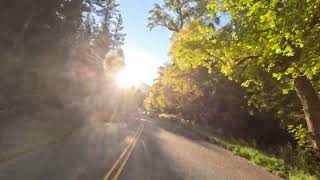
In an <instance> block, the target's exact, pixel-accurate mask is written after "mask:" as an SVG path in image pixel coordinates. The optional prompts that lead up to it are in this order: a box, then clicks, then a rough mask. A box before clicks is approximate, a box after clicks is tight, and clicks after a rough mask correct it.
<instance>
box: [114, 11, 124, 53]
mask: <svg viewBox="0 0 320 180" xmlns="http://www.w3.org/2000/svg"><path fill="white" fill-rule="evenodd" d="M114 26H115V27H114V28H113V30H112V37H113V45H112V46H113V48H114V49H115V48H120V47H121V46H122V45H123V44H124V39H125V36H126V34H125V33H123V29H124V27H123V20H122V17H121V14H118V16H117V17H116V20H115V24H114Z"/></svg>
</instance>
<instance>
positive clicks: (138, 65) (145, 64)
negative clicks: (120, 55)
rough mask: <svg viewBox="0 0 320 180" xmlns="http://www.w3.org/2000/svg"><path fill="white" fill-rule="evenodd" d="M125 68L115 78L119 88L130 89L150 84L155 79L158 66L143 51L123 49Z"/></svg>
mask: <svg viewBox="0 0 320 180" xmlns="http://www.w3.org/2000/svg"><path fill="white" fill-rule="evenodd" d="M124 53H125V64H126V66H125V68H124V69H123V70H122V71H120V72H119V73H118V75H117V76H116V79H115V80H116V83H117V85H118V86H119V87H120V88H130V87H132V86H137V85H139V84H141V83H146V84H151V83H152V81H153V79H154V78H155V77H156V74H157V68H158V65H156V63H155V62H154V61H153V58H152V57H151V56H150V55H148V54H146V53H145V52H143V51H139V50H132V49H125V50H124Z"/></svg>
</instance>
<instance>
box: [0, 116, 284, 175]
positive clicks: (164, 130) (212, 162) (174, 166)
mask: <svg viewBox="0 0 320 180" xmlns="http://www.w3.org/2000/svg"><path fill="white" fill-rule="evenodd" d="M141 124H143V126H144V128H143V129H142V131H141V135H140V136H139V138H135V135H136V134H137V132H138V129H139V128H141ZM134 140H137V143H136V145H135V146H134V148H133V150H132V154H131V155H130V156H129V159H128V161H127V163H126V164H125V166H124V169H123V171H122V173H121V174H120V176H119V179H124V180H153V179H155V180H157V179H163V180H169V179H177V180H179V179H209V180H213V179H218V180H223V179H228V180H231V179H246V180H247V179H259V180H260V179H267V180H272V179H280V178H279V177H277V176H275V175H272V174H270V173H269V172H267V171H265V170H262V169H261V168H259V167H257V166H253V165H251V164H249V163H248V162H247V161H246V160H245V159H242V158H240V157H236V156H233V155H232V153H231V152H229V151H227V150H224V149H222V148H220V147H218V146H215V145H213V144H210V143H208V142H206V141H205V140H204V139H203V138H201V137H200V136H198V135H197V134H194V133H192V132H190V131H187V130H185V129H184V128H182V127H180V126H179V125H177V124H175V123H174V122H170V121H159V120H150V119H148V118H147V117H145V116H144V115H143V114H142V113H137V114H135V115H134V116H132V118H130V119H129V120H128V121H127V122H126V123H116V124H103V123H102V122H91V123H90V124H89V125H87V126H85V127H84V128H82V129H80V130H78V131H77V132H75V133H74V134H73V135H72V136H71V137H69V138H67V139H65V140H64V141H63V142H61V143H59V144H55V145H50V146H49V147H47V148H46V149H43V150H41V151H38V152H34V153H30V154H27V155H24V156H21V157H19V158H17V159H15V160H12V161H10V162H6V163H2V164H1V163H0V180H2V179H3V180H11V179H19V180H20V179H28V180H29V179H30V180H38V179H39V180H40V179H41V180H43V179H46V180H51V179H52V180H73V179H79V180H82V179H83V180H84V179H90V180H94V179H103V177H105V175H106V174H107V172H108V171H109V169H110V168H111V167H112V165H113V164H114V162H115V161H116V160H117V159H118V157H119V156H120V154H121V153H122V152H123V151H124V149H126V147H127V146H128V144H130V143H131V142H134ZM130 147H133V146H132V145H131V146H130ZM129 151H130V150H129ZM129 151H128V152H129ZM121 163H123V162H121ZM121 163H120V164H121ZM118 169H119V168H117V169H116V170H115V172H116V171H118ZM114 174H115V173H112V175H114Z"/></svg>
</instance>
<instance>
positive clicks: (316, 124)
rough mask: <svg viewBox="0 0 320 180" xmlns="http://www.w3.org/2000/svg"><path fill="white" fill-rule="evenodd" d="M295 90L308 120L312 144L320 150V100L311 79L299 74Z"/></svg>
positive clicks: (295, 82)
mask: <svg viewBox="0 0 320 180" xmlns="http://www.w3.org/2000/svg"><path fill="white" fill-rule="evenodd" d="M294 85H295V90H296V92H297V94H298V96H299V99H300V102H301V104H302V107H303V111H304V114H305V118H306V121H307V126H308V132H309V133H310V137H311V143H312V146H313V147H314V148H315V149H317V150H320V100H319V97H318V96H317V94H316V92H315V90H314V88H313V86H312V84H311V82H310V80H309V79H308V78H307V77H306V76H299V77H297V78H296V79H295V81H294Z"/></svg>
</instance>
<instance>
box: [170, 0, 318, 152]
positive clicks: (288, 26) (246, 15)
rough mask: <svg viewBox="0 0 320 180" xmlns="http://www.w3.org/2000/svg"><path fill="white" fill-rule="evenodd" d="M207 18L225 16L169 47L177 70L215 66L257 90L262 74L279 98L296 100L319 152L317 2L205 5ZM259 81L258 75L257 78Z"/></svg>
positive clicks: (215, 0)
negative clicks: (277, 86) (276, 86)
mask: <svg viewBox="0 0 320 180" xmlns="http://www.w3.org/2000/svg"><path fill="white" fill-rule="evenodd" d="M208 7H209V8H210V9H211V11H212V13H213V14H216V13H227V14H228V15H229V17H230V19H229V21H228V24H227V25H226V26H224V27H222V28H220V29H215V28H212V27H209V26H206V25H204V24H203V23H201V22H194V23H192V24H191V25H190V26H189V27H188V28H187V29H185V30H184V32H182V33H181V34H180V35H179V36H177V37H176V41H175V44H174V46H173V56H174V59H175V60H176V61H177V63H178V64H179V65H180V66H182V67H192V66H198V65H199V64H202V65H204V66H207V67H210V66H212V65H217V66H218V67H220V69H221V71H222V72H223V73H225V74H226V75H227V76H229V77H230V78H233V79H236V80H238V81H241V82H242V85H243V86H247V87H248V86H261V85H263V81H261V80H262V79H261V78H259V76H261V75H262V74H267V75H269V76H273V77H274V78H275V79H276V80H278V81H279V82H281V84H282V85H281V87H282V92H283V93H284V94H287V93H288V92H289V91H290V90H295V91H296V92H297V94H298V97H299V98H300V102H301V104H302V106H303V111H304V114H305V119H306V124H307V127H308V131H309V135H310V138H311V140H312V145H313V147H314V148H316V149H319V148H320V147H319V146H320V119H319V117H320V102H319V101H320V100H319V97H318V95H317V92H316V91H315V89H314V82H313V81H312V80H313V79H314V78H316V77H317V76H318V73H319V70H320V68H319V67H320V64H319V58H320V51H319V49H320V46H319V44H318V43H317V42H318V41H319V40H320V36H319V31H320V28H319V27H320V11H319V9H320V2H318V1H299V0H291V1H278V0H272V1H268V2H262V1H250V0H236V1H231V0H224V1H220V0H211V1H210V3H209V4H208ZM262 76H263V75H262Z"/></svg>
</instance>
